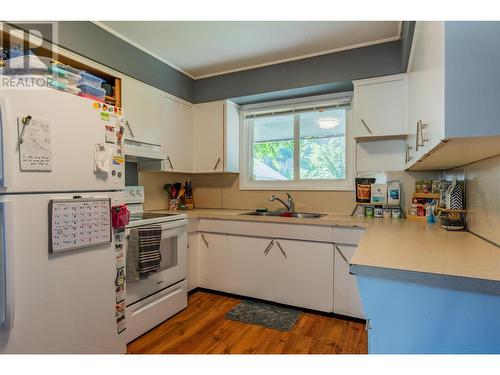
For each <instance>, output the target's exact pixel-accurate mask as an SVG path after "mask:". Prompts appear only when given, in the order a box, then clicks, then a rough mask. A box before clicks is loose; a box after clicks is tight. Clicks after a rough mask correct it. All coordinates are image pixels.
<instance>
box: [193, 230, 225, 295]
mask: <svg viewBox="0 0 500 375" xmlns="http://www.w3.org/2000/svg"><path fill="white" fill-rule="evenodd" d="M230 256H231V254H230V252H229V248H228V247H227V236H226V235H225V234H215V233H200V264H201V265H202V267H201V269H200V286H202V287H204V288H208V289H214V290H220V291H223V292H230V285H231V277H230V275H229V273H230V265H231V262H230Z"/></svg>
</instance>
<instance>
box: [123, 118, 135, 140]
mask: <svg viewBox="0 0 500 375" xmlns="http://www.w3.org/2000/svg"><path fill="white" fill-rule="evenodd" d="M125 126H126V127H127V128H128V132H129V133H130V135H131V136H132V138H135V135H134V131H133V130H132V127H131V126H130V123H129V122H128V120H127V121H125Z"/></svg>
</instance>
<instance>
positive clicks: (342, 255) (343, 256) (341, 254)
mask: <svg viewBox="0 0 500 375" xmlns="http://www.w3.org/2000/svg"><path fill="white" fill-rule="evenodd" d="M335 248H336V249H337V251H338V252H339V254H340V256H341V257H342V259H344V261H345V262H346V263H347V264H349V261H348V260H347V258H346V256H345V255H344V253H343V252H342V251H341V250H340V249H339V247H338V246H337V245H335Z"/></svg>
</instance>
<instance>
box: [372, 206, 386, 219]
mask: <svg viewBox="0 0 500 375" xmlns="http://www.w3.org/2000/svg"><path fill="white" fill-rule="evenodd" d="M373 211H374V216H375V217H376V218H382V217H383V215H384V209H383V208H382V207H375V209H374V210H373Z"/></svg>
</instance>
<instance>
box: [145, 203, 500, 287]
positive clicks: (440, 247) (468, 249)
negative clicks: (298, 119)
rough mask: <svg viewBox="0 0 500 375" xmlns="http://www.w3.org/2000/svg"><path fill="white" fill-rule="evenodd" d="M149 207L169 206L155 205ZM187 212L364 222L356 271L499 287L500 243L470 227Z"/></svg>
mask: <svg viewBox="0 0 500 375" xmlns="http://www.w3.org/2000/svg"><path fill="white" fill-rule="evenodd" d="M151 212H167V211H166V210H151ZM177 212H182V213H186V214H187V216H188V218H190V219H194V218H208V219H222V220H242V221H260V222H278V223H292V224H293V223H295V224H313V225H325V226H347V227H349V226H352V227H363V228H366V229H367V230H366V231H365V233H364V235H363V237H362V238H361V240H360V242H359V245H358V248H357V250H356V252H355V254H354V256H353V258H352V259H351V272H352V273H354V274H358V275H365V276H374V277H384V278H392V279H399V280H406V281H413V282H425V283H432V284H433V285H442V286H444V287H452V288H453V287H457V288H460V289H468V290H473V291H478V290H480V291H486V292H495V293H497V292H498V293H500V248H499V247H498V246H496V245H494V244H491V243H489V242H487V241H485V240H483V239H481V238H479V237H477V236H475V235H474V234H472V233H470V232H452V231H446V230H444V229H442V228H440V227H439V225H438V224H427V223H425V222H419V221H410V220H405V219H400V220H392V219H390V220H387V219H372V218H364V217H352V216H348V215H337V214H326V216H324V217H321V218H316V219H304V218H286V217H273V216H250V215H241V213H244V212H249V210H225V209H195V210H189V211H177Z"/></svg>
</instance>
